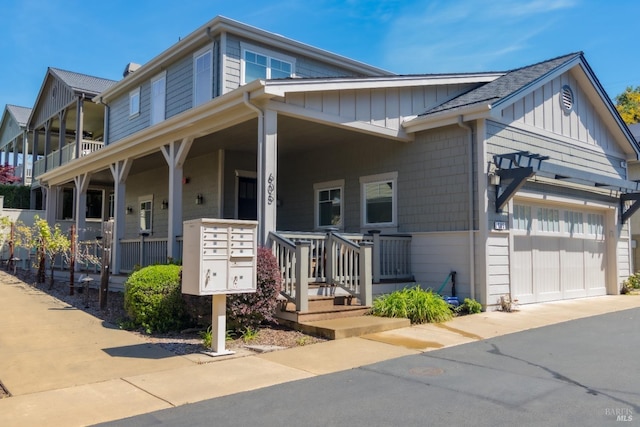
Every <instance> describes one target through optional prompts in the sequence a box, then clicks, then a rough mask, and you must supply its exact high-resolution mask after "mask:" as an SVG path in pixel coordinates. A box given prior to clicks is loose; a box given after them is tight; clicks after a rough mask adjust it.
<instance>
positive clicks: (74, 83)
mask: <svg viewBox="0 0 640 427" xmlns="http://www.w3.org/2000/svg"><path fill="white" fill-rule="evenodd" d="M49 70H50V71H51V73H52V74H54V75H56V76H57V77H58V78H59V79H60V80H61V81H62V82H64V84H66V85H67V86H69V87H70V88H71V89H73V91H75V92H82V93H85V94H86V95H87V96H95V95H97V94H99V93H101V92H103V91H105V90H107V89H109V88H110V87H111V86H113V85H114V84H115V83H116V81H115V80H109V79H103V78H101V77H94V76H89V75H87V74H82V73H75V72H73V71H67V70H61V69H59V68H53V67H49Z"/></svg>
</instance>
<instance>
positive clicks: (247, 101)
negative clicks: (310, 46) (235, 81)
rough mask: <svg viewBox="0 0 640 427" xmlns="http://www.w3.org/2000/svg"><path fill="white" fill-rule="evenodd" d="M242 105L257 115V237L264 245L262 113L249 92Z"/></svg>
mask: <svg viewBox="0 0 640 427" xmlns="http://www.w3.org/2000/svg"><path fill="white" fill-rule="evenodd" d="M243 101H244V104H245V105H246V106H247V107H248V108H249V109H251V110H253V111H255V112H256V113H257V114H258V221H259V222H258V228H259V229H260V236H259V242H258V243H259V244H260V245H265V244H266V243H267V242H266V235H264V231H263V230H262V228H263V227H264V226H265V224H264V218H263V215H264V212H262V211H263V207H262V201H263V199H264V194H263V188H264V185H263V183H262V182H261V181H262V179H263V173H264V153H263V152H264V111H263V110H262V109H260V108H259V107H258V106H257V105H255V104H254V103H253V102H251V98H250V95H249V92H245V93H244V94H243Z"/></svg>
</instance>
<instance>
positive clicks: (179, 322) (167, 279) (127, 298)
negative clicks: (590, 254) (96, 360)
mask: <svg viewBox="0 0 640 427" xmlns="http://www.w3.org/2000/svg"><path fill="white" fill-rule="evenodd" d="M124 307H125V309H126V310H127V314H128V315H129V317H130V318H131V321H132V322H133V324H134V325H136V326H142V327H143V328H144V329H145V331H146V332H147V333H149V334H150V333H152V332H167V331H170V330H178V329H181V328H183V327H184V326H186V325H187V324H188V320H187V319H188V317H187V315H186V309H185V304H184V301H183V300H182V289H181V285H180V266H177V265H152V266H149V267H145V268H142V269H140V270H138V271H135V272H133V273H132V274H131V275H130V276H129V278H128V279H127V281H126V283H125V293H124Z"/></svg>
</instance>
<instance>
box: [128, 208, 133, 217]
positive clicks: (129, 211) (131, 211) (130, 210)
mask: <svg viewBox="0 0 640 427" xmlns="http://www.w3.org/2000/svg"><path fill="white" fill-rule="evenodd" d="M132 213H133V208H132V207H131V206H127V215H131V214H132Z"/></svg>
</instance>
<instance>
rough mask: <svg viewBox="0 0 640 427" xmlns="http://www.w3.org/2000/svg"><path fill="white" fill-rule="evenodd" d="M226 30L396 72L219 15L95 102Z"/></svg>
mask: <svg viewBox="0 0 640 427" xmlns="http://www.w3.org/2000/svg"><path fill="white" fill-rule="evenodd" d="M226 31H228V32H231V33H233V34H237V35H240V36H244V37H247V38H251V39H256V38H260V39H263V40H264V39H267V40H268V43H269V44H270V45H271V46H274V47H280V48H282V49H287V50H289V51H292V52H298V53H304V54H305V55H306V56H309V57H311V58H314V59H322V60H323V61H325V62H327V63H330V64H334V65H340V66H342V67H345V66H346V67H348V68H350V69H351V70H352V71H354V72H359V73H361V74H365V75H394V73H392V72H390V71H386V70H383V69H381V68H377V67H374V66H371V65H368V64H365V63H363V62H359V61H355V60H353V59H350V58H347V57H343V56H340V55H337V54H334V53H331V52H328V51H325V50H322V49H318V48H316V47H313V46H309V45H306V44H304V43H300V42H297V41H295V40H292V39H288V38H286V37H284V36H280V35H278V34H274V33H271V32H268V31H265V30H261V29H259V28H256V27H252V26H250V25H247V24H243V23H241V22H238V21H234V20H232V19H229V18H226V17H224V16H216V17H215V18H213V19H212V20H211V21H209V22H207V23H206V24H204V25H202V26H201V27H199V28H198V29H196V30H195V31H193V32H192V33H191V34H189V35H188V36H186V37H185V38H183V39H182V40H180V41H179V42H177V43H175V44H174V45H173V46H171V47H169V48H168V49H166V50H164V51H163V52H161V53H160V54H159V55H157V56H156V57H154V58H153V59H151V60H150V61H148V62H147V63H145V64H143V65H142V66H141V67H140V68H139V69H137V70H136V71H135V72H134V73H131V74H130V75H128V76H127V77H125V78H124V79H122V80H120V81H119V82H118V83H116V84H114V85H113V86H111V87H110V88H109V89H107V90H105V91H104V92H102V93H101V94H98V95H97V96H96V97H94V102H99V101H101V102H105V103H108V102H109V101H110V100H112V99H113V98H115V97H117V96H118V95H120V94H122V93H126V92H127V91H128V90H130V89H131V88H132V87H135V86H137V85H139V84H140V82H142V81H145V80H148V79H150V78H151V77H153V76H154V75H155V74H157V73H159V72H160V71H161V67H162V65H163V64H166V63H167V62H170V61H172V60H173V59H175V58H178V57H180V56H181V55H183V54H184V52H186V51H188V50H189V49H190V48H191V47H195V46H197V45H198V44H201V43H202V42H203V41H206V40H207V39H209V40H213V37H214V36H215V35H218V34H221V33H223V32H226Z"/></svg>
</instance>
